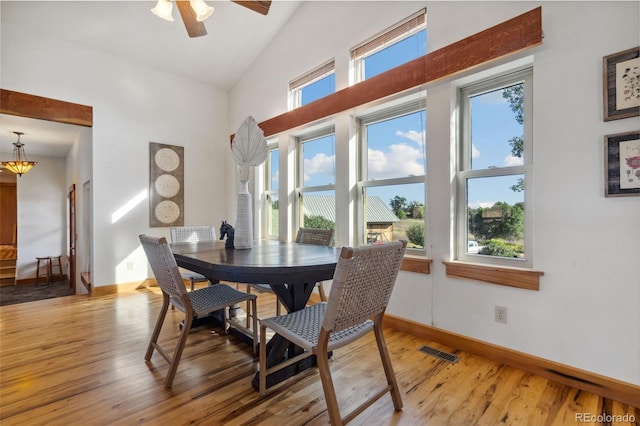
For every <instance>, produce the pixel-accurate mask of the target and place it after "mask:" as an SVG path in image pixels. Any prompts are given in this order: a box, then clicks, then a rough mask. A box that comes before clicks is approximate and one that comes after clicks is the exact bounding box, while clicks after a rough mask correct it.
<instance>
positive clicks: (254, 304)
mask: <svg viewBox="0 0 640 426" xmlns="http://www.w3.org/2000/svg"><path fill="white" fill-rule="evenodd" d="M257 310H258V305H257V301H256V299H253V300H251V312H253V316H252V317H251V321H252V327H251V330H253V353H254V354H257V353H258V345H259V344H260V340H259V338H258V316H257V315H256V313H257ZM248 319H249V316H248V314H247V320H248Z"/></svg>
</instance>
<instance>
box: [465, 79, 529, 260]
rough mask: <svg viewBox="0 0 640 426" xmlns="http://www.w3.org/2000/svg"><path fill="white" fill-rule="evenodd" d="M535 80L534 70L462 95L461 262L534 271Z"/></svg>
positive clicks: (477, 86)
mask: <svg viewBox="0 0 640 426" xmlns="http://www.w3.org/2000/svg"><path fill="white" fill-rule="evenodd" d="M532 78H533V71H532V69H530V68H529V69H526V70H523V71H519V72H514V73H511V74H508V75H503V76H501V77H499V78H493V79H490V80H487V81H483V82H479V83H476V84H473V85H470V86H468V87H464V88H462V89H461V91H460V112H461V120H460V123H461V129H460V138H459V140H460V156H459V164H458V172H457V181H456V185H457V188H456V193H457V195H456V202H457V209H456V210H457V213H456V215H457V239H456V242H457V249H456V254H457V258H458V259H461V260H466V261H473V262H486V263H502V264H511V265H513V264H514V263H515V264H516V265H520V266H529V267H530V266H532V261H531V255H530V251H531V250H530V247H531V235H532V232H531V228H532V215H531V212H530V209H529V208H528V206H529V205H530V204H531V203H529V202H528V200H527V199H528V197H529V194H530V191H531V173H532V164H533V161H532V155H531V153H532V149H531V145H532V135H531V127H532V125H531V124H532V123H531V121H532V104H533V100H532ZM514 266H515V265H514Z"/></svg>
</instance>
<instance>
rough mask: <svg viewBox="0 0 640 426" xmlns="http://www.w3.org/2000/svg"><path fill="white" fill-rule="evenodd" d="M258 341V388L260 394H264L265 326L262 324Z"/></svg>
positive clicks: (265, 388)
mask: <svg viewBox="0 0 640 426" xmlns="http://www.w3.org/2000/svg"><path fill="white" fill-rule="evenodd" d="M259 343H260V345H259V347H258V349H259V351H258V352H259V368H260V370H259V371H258V390H259V391H260V395H264V394H265V393H266V391H267V327H265V326H264V325H260V342H259Z"/></svg>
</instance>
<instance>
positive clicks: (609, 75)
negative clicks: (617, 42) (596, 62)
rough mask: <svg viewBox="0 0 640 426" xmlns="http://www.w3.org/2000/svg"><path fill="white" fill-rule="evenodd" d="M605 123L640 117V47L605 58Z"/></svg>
mask: <svg viewBox="0 0 640 426" xmlns="http://www.w3.org/2000/svg"><path fill="white" fill-rule="evenodd" d="M603 78H604V85H603V86H604V121H611V120H618V119H621V118H628V117H634V116H637V115H640V46H639V47H634V48H632V49H628V50H624V51H622V52H618V53H614V54H613V55H609V56H605V57H604V58H603Z"/></svg>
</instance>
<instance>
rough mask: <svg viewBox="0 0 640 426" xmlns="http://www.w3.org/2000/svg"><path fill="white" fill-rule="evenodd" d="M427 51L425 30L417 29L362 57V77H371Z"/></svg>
mask: <svg viewBox="0 0 640 426" xmlns="http://www.w3.org/2000/svg"><path fill="white" fill-rule="evenodd" d="M426 53H427V30H422V31H419V32H417V33H415V34H413V35H411V36H409V37H407V38H405V39H402V40H400V41H398V42H397V43H394V44H392V45H390V46H388V47H385V48H384V49H382V50H380V51H378V52H376V53H374V54H372V55H369V56H367V57H365V58H364V59H363V67H364V78H365V80H366V79H367V78H371V77H373V76H374V75H378V74H380V73H383V72H385V71H388V70H390V69H391V68H395V67H397V66H398V65H402V64H404V63H407V62H409V61H411V60H413V59H416V58H418V57H420V56H423V55H425V54H426Z"/></svg>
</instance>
